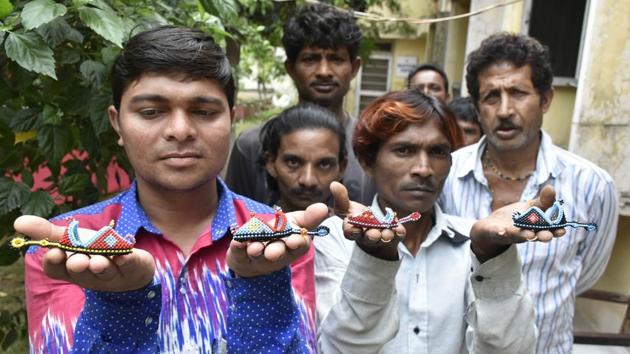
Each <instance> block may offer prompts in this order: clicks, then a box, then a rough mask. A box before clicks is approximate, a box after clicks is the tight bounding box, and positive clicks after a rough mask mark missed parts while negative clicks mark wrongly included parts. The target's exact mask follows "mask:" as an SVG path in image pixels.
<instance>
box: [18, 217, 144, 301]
mask: <svg viewBox="0 0 630 354" xmlns="http://www.w3.org/2000/svg"><path fill="white" fill-rule="evenodd" d="M13 226H14V227H15V230H16V231H17V232H19V233H21V234H24V235H26V236H28V237H30V238H31V239H34V240H43V239H48V240H49V241H53V242H57V241H59V240H60V239H61V237H62V236H63V233H64V231H65V230H66V228H65V227H62V226H58V225H55V224H53V223H51V222H50V221H48V220H46V219H43V218H40V217H38V216H32V215H23V216H20V217H19V218H17V219H16V220H15V222H14V223H13ZM43 267H44V271H45V272H46V275H48V276H49V277H51V278H53V279H58V280H64V281H67V282H70V283H74V284H76V285H78V286H80V287H82V288H86V289H92V290H100V291H113V292H121V291H131V290H136V289H140V288H142V287H144V286H146V285H148V284H149V283H151V281H152V279H153V275H154V273H155V262H154V260H153V256H151V254H150V253H149V252H147V251H145V250H142V249H138V248H134V249H133V252H131V253H130V254H126V255H117V256H111V257H107V256H102V255H87V254H83V253H72V252H66V251H64V250H61V249H59V248H53V249H50V250H48V251H47V252H46V254H45V255H44V258H43Z"/></svg>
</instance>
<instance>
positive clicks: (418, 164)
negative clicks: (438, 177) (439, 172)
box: [411, 151, 433, 178]
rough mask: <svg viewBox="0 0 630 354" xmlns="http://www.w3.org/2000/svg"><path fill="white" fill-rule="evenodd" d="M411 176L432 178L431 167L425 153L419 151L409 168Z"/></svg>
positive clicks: (427, 155)
mask: <svg viewBox="0 0 630 354" xmlns="http://www.w3.org/2000/svg"><path fill="white" fill-rule="evenodd" d="M411 174H413V175H416V176H420V177H422V178H426V177H431V176H433V166H432V165H431V159H430V158H429V154H427V152H426V151H421V152H420V153H419V154H418V156H417V157H416V159H415V161H414V164H413V166H412V168H411Z"/></svg>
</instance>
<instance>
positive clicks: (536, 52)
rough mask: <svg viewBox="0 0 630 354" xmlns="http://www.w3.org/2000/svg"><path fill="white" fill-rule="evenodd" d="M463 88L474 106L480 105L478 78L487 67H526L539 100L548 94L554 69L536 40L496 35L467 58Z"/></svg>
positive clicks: (545, 48) (509, 35) (508, 34)
mask: <svg viewBox="0 0 630 354" xmlns="http://www.w3.org/2000/svg"><path fill="white" fill-rule="evenodd" d="M467 61H468V64H467V65H466V87H467V88H468V93H469V94H470V96H471V97H472V99H473V103H474V104H475V106H478V104H479V98H480V97H479V74H480V73H481V72H482V71H484V70H485V69H487V68H488V67H489V66H491V65H493V64H496V63H500V62H509V63H512V64H514V65H515V66H516V67H518V68H520V67H523V66H525V65H529V67H530V68H531V71H532V77H531V80H532V84H533V85H534V87H535V88H536V91H538V94H539V95H540V97H541V99H542V98H543V97H544V95H545V94H546V93H547V92H549V90H551V85H552V83H553V69H552V68H551V58H550V55H549V49H548V48H547V47H546V46H545V45H543V44H541V43H540V42H538V41H537V40H536V39H534V38H532V37H530V36H527V35H524V34H520V33H509V32H501V33H495V34H493V35H491V36H490V37H488V38H486V39H484V40H483V41H482V42H481V46H480V47H479V48H477V49H476V50H474V51H473V52H471V53H470V54H469V55H468V60H467Z"/></svg>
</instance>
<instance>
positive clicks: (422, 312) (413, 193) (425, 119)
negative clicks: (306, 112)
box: [314, 89, 564, 354]
mask: <svg viewBox="0 0 630 354" xmlns="http://www.w3.org/2000/svg"><path fill="white" fill-rule="evenodd" d="M461 143H462V136H461V131H460V130H459V127H458V126H457V123H456V121H455V118H454V117H453V115H452V114H451V113H450V111H449V110H448V109H447V107H446V104H445V103H444V102H442V101H441V100H439V99H437V98H435V97H431V96H427V95H424V94H423V93H421V92H418V91H417V90H413V89H412V90H406V91H400V92H392V93H388V94H386V95H384V96H382V97H380V98H377V99H376V100H374V101H373V102H372V103H370V104H369V105H368V106H367V107H366V108H365V110H364V111H363V112H362V113H361V117H360V119H359V122H358V124H357V127H356V130H355V135H354V139H353V147H354V150H355V153H356V155H357V157H358V158H359V161H360V162H361V164H362V166H363V167H364V168H365V170H366V172H367V173H368V174H369V175H370V176H372V178H373V179H374V182H375V184H376V186H377V190H378V193H377V194H376V196H375V197H374V200H373V202H372V211H373V213H374V214H375V215H377V216H380V217H381V218H382V217H383V216H384V215H385V214H386V212H387V211H386V208H391V209H392V210H393V211H394V212H395V213H397V215H398V217H399V218H402V217H405V216H407V215H408V214H410V213H412V212H415V211H419V212H420V213H421V214H422V217H421V219H420V220H417V221H412V222H408V223H406V224H405V225H404V228H403V227H400V226H399V227H397V228H395V229H393V230H387V229H386V230H383V231H381V233H380V234H379V233H374V232H373V230H368V231H366V232H365V234H363V231H364V230H363V229H362V228H359V227H352V225H350V224H348V222H347V220H346V222H342V219H341V218H339V217H337V216H335V217H332V218H329V219H327V220H326V221H325V222H324V223H323V225H326V226H328V227H330V229H331V234H330V236H329V237H325V238H318V239H315V240H314V245H315V248H316V256H315V280H316V286H317V287H316V290H317V319H318V321H319V323H320V325H322V326H323V329H322V330H320V332H319V338H320V342H322V341H323V342H325V343H329V345H328V346H329V347H333V348H334V347H338V348H341V347H343V346H344V345H346V344H347V343H353V344H354V345H355V348H356V351H355V352H357V353H359V352H360V353H375V352H381V351H382V352H384V353H396V354H404V353H444V354H451V353H467V352H474V353H484V354H491V353H497V354H499V353H500V354H509V353H532V352H533V349H534V346H535V342H536V333H535V332H536V330H535V326H534V310H533V306H532V302H531V299H530V297H529V296H528V294H527V291H526V289H525V287H524V283H523V281H522V279H521V270H520V269H521V267H520V260H519V256H518V253H517V251H516V247H515V246H514V244H515V243H519V242H529V241H530V240H535V239H538V240H539V241H543V242H547V241H549V240H550V239H552V238H553V237H554V236H561V235H562V234H564V230H556V231H554V233H553V234H552V233H551V232H549V231H539V232H537V233H534V232H532V231H528V230H520V229H518V228H516V227H514V226H513V225H512V220H511V215H512V213H513V212H514V211H520V210H524V209H525V208H527V207H528V204H527V203H519V204H515V205H510V206H508V207H505V208H503V209H501V210H499V211H497V212H495V213H494V214H493V215H491V216H490V217H488V218H485V219H482V220H479V221H477V222H475V220H468V219H463V218H459V217H455V216H451V215H447V214H445V213H443V212H442V210H441V208H440V207H439V206H438V205H437V204H436V200H437V198H438V196H439V195H440V192H441V190H442V186H443V184H444V181H445V180H446V177H447V175H448V173H449V170H450V166H451V151H453V150H454V149H455V148H457V147H458V146H460V145H461ZM340 187H341V186H339V185H335V184H333V186H332V187H331V188H332V189H333V194H334V195H335V200H336V201H337V200H343V198H339V197H340V196H343V194H344V193H343V188H342V187H341V188H340ZM553 199H554V193H553V190H552V189H551V188H549V189H548V190H546V191H545V193H544V194H543V195H542V197H541V198H539V199H537V200H535V201H532V204H536V205H538V206H539V207H542V208H543V209H545V208H547V207H549V206H551V204H552V202H553ZM347 209H348V205H340V204H336V205H335V210H336V212H337V213H338V214H341V216H342V217H346V216H349V215H348V213H347V212H346V210H347ZM355 209H356V205H355ZM355 213H356V211H355ZM351 215H354V213H353V214H351ZM473 223H474V225H473ZM471 225H472V228H471ZM344 235H345V237H346V238H347V239H346V238H344ZM403 235H404V238H403V237H401V236H403ZM469 235H470V237H469ZM366 287H367V288H368V290H365V288H366ZM355 314H362V317H361V316H360V317H361V318H360V319H357V318H356V315H355ZM347 322H352V325H349V326H346V327H345V328H341V329H339V328H336V327H335V324H340V323H347ZM335 328H336V329H337V332H335V333H331V332H329V331H328V330H330V329H335ZM396 330H398V331H397V333H396ZM366 332H367V333H370V334H371V336H363V337H362V338H357V335H358V334H361V333H366ZM392 337H393V339H392V340H391V341H390V339H391V338H392Z"/></svg>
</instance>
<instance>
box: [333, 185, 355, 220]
mask: <svg viewBox="0 0 630 354" xmlns="http://www.w3.org/2000/svg"><path fill="white" fill-rule="evenodd" d="M330 193H331V194H332V197H333V200H334V207H333V210H334V213H335V215H337V216H339V217H340V218H342V219H343V218H345V217H346V216H349V213H350V197H348V190H347V189H346V187H345V186H344V185H343V184H341V183H339V182H337V181H334V182H332V183H330Z"/></svg>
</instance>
